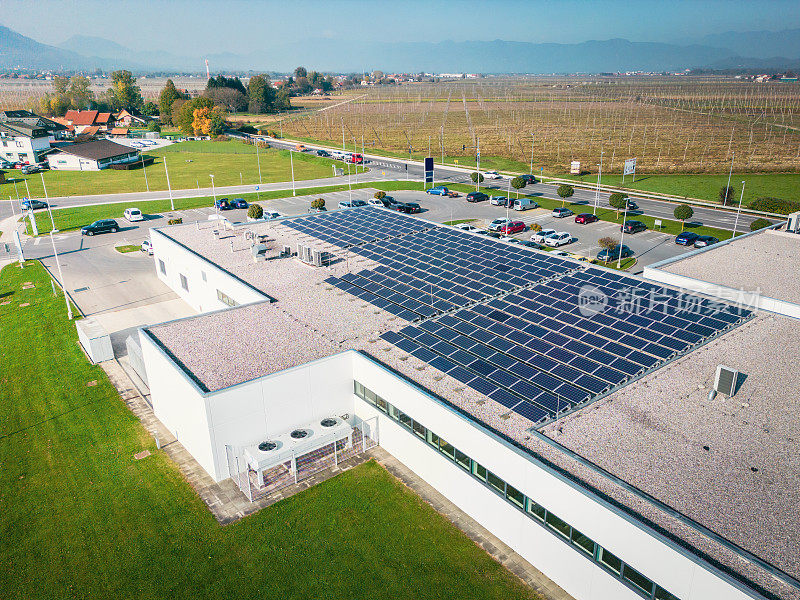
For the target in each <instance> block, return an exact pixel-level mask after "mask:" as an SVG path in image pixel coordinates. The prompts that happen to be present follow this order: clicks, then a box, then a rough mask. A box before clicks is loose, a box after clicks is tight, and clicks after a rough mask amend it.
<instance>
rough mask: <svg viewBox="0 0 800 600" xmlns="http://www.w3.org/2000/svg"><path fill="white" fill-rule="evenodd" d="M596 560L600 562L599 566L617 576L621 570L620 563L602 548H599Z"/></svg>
mask: <svg viewBox="0 0 800 600" xmlns="http://www.w3.org/2000/svg"><path fill="white" fill-rule="evenodd" d="M597 560H599V561H600V564H601V565H603V566H604V567H606V568H607V569H609V570H611V571H613V572H614V573H616V574H617V575H619V572H620V571H621V570H622V561H621V560H620V559H619V558H617V557H616V556H614V555H613V554H611V552H609V551H608V550H606V549H605V548H603V547H600V548H599V552H598V553H597Z"/></svg>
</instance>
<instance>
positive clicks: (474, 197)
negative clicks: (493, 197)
mask: <svg viewBox="0 0 800 600" xmlns="http://www.w3.org/2000/svg"><path fill="white" fill-rule="evenodd" d="M488 199H489V196H487V195H486V194H484V193H483V192H470V193H469V194H467V202H483V201H484V200H488Z"/></svg>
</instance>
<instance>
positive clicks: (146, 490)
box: [0, 262, 535, 600]
mask: <svg viewBox="0 0 800 600" xmlns="http://www.w3.org/2000/svg"><path fill="white" fill-rule="evenodd" d="M26 265H27V266H26V268H25V269H20V268H19V267H17V266H9V267H6V268H5V269H4V270H3V271H2V272H0V294H2V295H3V297H4V299H5V300H11V303H10V304H8V305H5V306H0V339H2V340H3V343H2V344H1V345H0V382H2V389H3V393H2V400H0V464H1V465H2V466H3V468H2V469H0V540H2V541H1V542H0V562H2V564H3V565H4V566H3V568H2V569H0V589H3V590H6V591H5V592H4V594H3V597H4V598H6V599H10V600H16V599H19V600H22V599H29V598H65V597H70V598H127V599H141V600H145V599H151V598H169V597H175V596H176V594H177V595H178V596H180V597H181V598H186V599H193V598H198V599H199V598H204V599H212V600H215V599H219V600H223V599H225V600H227V599H230V598H278V597H280V598H287V599H298V600H300V599H306V598H351V599H362V598H363V599H364V600H373V599H374V598H437V599H444V600H447V599H451V598H452V599H454V600H455V599H460V598H476V599H484V598H485V599H489V598H534V597H535V596H534V594H533V593H532V592H531V591H530V590H529V589H528V588H526V587H525V586H523V585H522V584H521V583H520V582H519V580H517V579H516V578H515V577H513V576H512V575H511V574H510V573H508V572H507V571H505V570H504V569H503V568H502V567H501V566H500V565H499V564H498V563H496V562H495V561H494V560H492V559H491V558H490V557H489V556H488V555H487V554H486V553H485V552H483V550H481V548H480V547H478V546H477V545H476V544H474V543H473V542H472V541H471V540H469V539H468V538H467V537H466V536H465V535H463V534H462V533H461V532H460V531H458V530H457V529H455V528H454V527H453V526H452V525H451V524H450V523H449V522H447V521H446V520H445V519H443V518H442V517H441V516H440V515H438V514H437V513H436V512H434V511H433V509H432V508H430V507H429V506H428V505H427V504H425V503H424V502H422V501H421V500H420V499H419V498H418V497H417V496H415V495H414V494H413V493H411V492H410V491H408V490H407V489H406V488H405V487H404V486H403V485H402V484H400V483H399V482H397V481H396V480H394V479H393V478H392V477H391V476H389V475H388V473H386V472H385V471H384V470H383V469H382V468H381V467H379V466H378V465H376V464H375V463H367V464H365V465H363V466H361V467H358V468H355V469H352V470H350V471H347V472H345V473H343V474H341V475H339V476H337V477H335V478H333V479H331V480H328V481H327V482H324V483H322V484H320V485H318V486H315V487H313V488H311V489H309V490H306V491H305V492H303V493H301V494H298V495H297V496H294V497H292V498H289V499H287V500H284V501H282V502H280V503H278V504H276V505H274V506H272V507H270V508H267V509H264V510H262V511H260V512H259V513H257V514H255V515H253V516H250V517H248V518H246V519H244V520H242V521H240V522H238V523H235V524H233V525H229V526H226V527H220V526H219V525H217V523H216V521H214V520H213V518H212V517H211V515H210V513H209V512H208V510H207V509H206V507H205V505H203V503H202V502H201V501H200V500H199V499H198V497H197V496H196V495H195V493H194V492H193V490H192V489H191V488H190V487H189V485H188V484H187V483H186V481H185V480H184V478H183V476H182V475H181V473H180V472H179V471H178V470H177V468H176V467H175V466H174V465H173V464H172V463H171V462H170V461H169V460H168V459H167V457H166V455H165V454H164V453H163V452H162V451H159V450H158V449H157V448H156V447H155V444H154V442H153V440H152V438H150V436H149V435H147V433H146V432H145V431H144V429H143V428H142V427H141V425H140V423H139V421H138V420H137V419H136V418H135V417H134V416H133V414H132V413H131V412H130V411H129V410H128V408H127V407H126V406H125V405H124V404H123V402H122V401H121V400H120V398H119V396H118V395H117V392H116V390H115V389H114V388H113V386H112V385H111V384H110V383H109V381H108V379H107V378H106V376H105V374H104V372H103V371H102V369H100V367H97V366H94V365H91V364H89V363H88V362H87V361H86V359H85V357H84V356H83V354H82V352H81V351H80V349H79V348H78V345H77V335H76V332H75V326H74V324H73V323H71V322H69V321H67V320H66V318H65V317H64V314H63V313H64V304H63V298H60V297H54V296H53V294H52V292H51V288H50V281H49V278H48V276H47V274H46V272H45V271H44V269H43V268H42V267H41V266H40V265H39V264H38V263H32V262H28V263H27V264H26ZM26 281H32V282H33V283H34V284H35V288H33V289H27V290H23V289H21V286H22V284H23V283H24V282H26ZM24 303H29V306H26V307H20V306H19V305H20V304H24ZM145 449H146V450H149V451H150V452H151V453H152V455H151V456H149V457H148V458H145V459H143V460H134V459H133V455H134V454H135V453H137V452H139V451H141V450H145Z"/></svg>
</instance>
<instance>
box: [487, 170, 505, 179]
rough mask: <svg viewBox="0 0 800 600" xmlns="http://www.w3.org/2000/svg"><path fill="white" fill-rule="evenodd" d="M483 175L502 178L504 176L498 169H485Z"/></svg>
mask: <svg viewBox="0 0 800 600" xmlns="http://www.w3.org/2000/svg"><path fill="white" fill-rule="evenodd" d="M483 177H484V178H485V179H502V178H503V176H502V175H500V173H498V172H497V171H484V172H483Z"/></svg>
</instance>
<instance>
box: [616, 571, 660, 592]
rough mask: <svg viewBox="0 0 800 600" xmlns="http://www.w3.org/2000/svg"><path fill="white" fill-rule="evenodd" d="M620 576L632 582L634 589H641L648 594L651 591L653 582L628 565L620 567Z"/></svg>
mask: <svg viewBox="0 0 800 600" xmlns="http://www.w3.org/2000/svg"><path fill="white" fill-rule="evenodd" d="M622 578H623V579H624V580H625V581H627V582H628V583H630V584H632V585H633V587H635V588H636V589H639V590H642V591H643V592H644V593H645V594H647V595H648V596H649V595H650V594H652V593H653V582H652V581H650V580H649V579H648V578H647V577H645V576H644V575H642V574H641V573H639V571H637V570H636V569H634V568H632V567H631V566H630V565H624V566H623V567H622Z"/></svg>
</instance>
